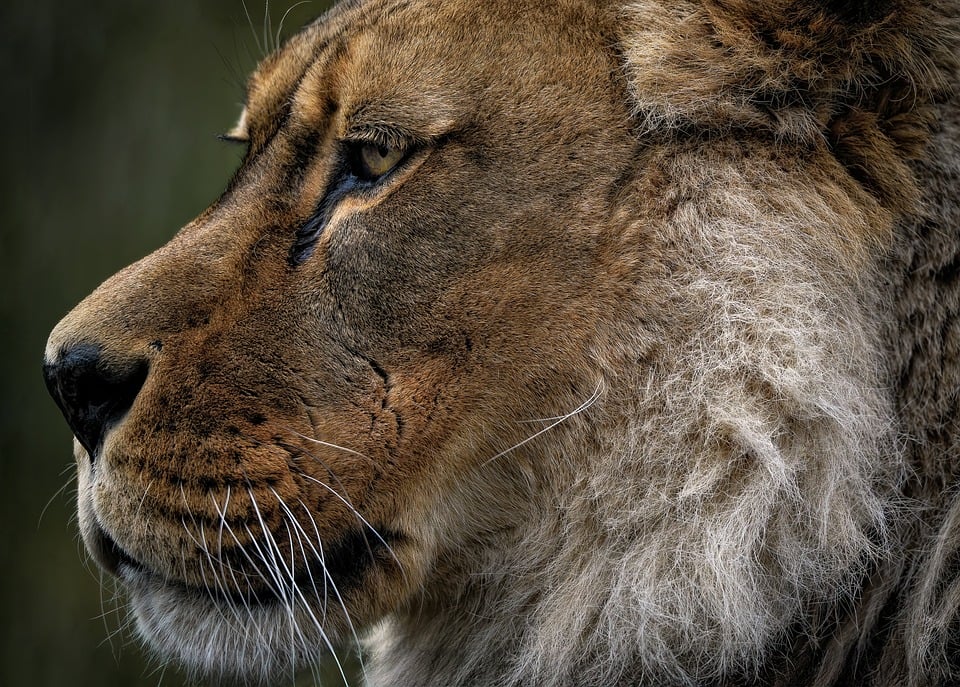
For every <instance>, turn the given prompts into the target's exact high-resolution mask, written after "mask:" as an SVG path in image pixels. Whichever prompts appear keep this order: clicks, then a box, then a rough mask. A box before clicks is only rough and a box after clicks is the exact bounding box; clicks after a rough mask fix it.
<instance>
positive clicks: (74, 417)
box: [43, 344, 150, 459]
mask: <svg viewBox="0 0 960 687" xmlns="http://www.w3.org/2000/svg"><path fill="white" fill-rule="evenodd" d="M149 368H150V366H149V364H148V363H147V361H146V360H144V359H142V358H140V359H136V360H132V361H128V362H125V363H118V362H116V361H113V360H111V361H110V363H107V361H106V360H105V358H104V356H103V354H102V350H101V348H100V347H99V346H95V345H91V344H78V345H76V346H73V347H71V348H67V349H64V350H62V351H60V355H59V356H58V357H57V359H56V360H53V361H47V362H45V363H44V366H43V375H44V378H45V379H46V382H47V389H48V390H49V391H50V395H51V396H53V400H54V401H56V402H57V405H58V406H59V407H60V411H61V412H62V413H63V416H64V417H65V418H66V420H67V424H69V425H70V428H71V429H72V430H73V433H74V434H75V435H76V437H77V439H78V440H79V441H80V444H81V445H82V446H83V447H84V448H85V449H86V450H87V453H88V454H90V458H91V459H93V458H94V457H95V456H96V454H97V452H98V451H99V450H100V447H101V445H102V444H103V437H104V435H105V434H106V432H107V430H108V429H110V427H111V426H112V425H114V424H116V423H117V421H119V420H120V418H122V417H123V416H124V415H125V414H126V413H127V411H128V410H129V409H130V406H131V405H133V401H134V399H136V397H137V394H139V393H140V389H141V388H142V387H143V383H144V381H146V379H147V372H148V371H149Z"/></svg>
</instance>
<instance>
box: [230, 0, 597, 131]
mask: <svg viewBox="0 0 960 687" xmlns="http://www.w3.org/2000/svg"><path fill="white" fill-rule="evenodd" d="M600 35H602V26H601V21H600V16H599V12H598V11H597V10H596V7H595V6H594V5H593V4H592V3H590V2H583V1H582V0H571V1H570V2H557V3H541V2H539V1H537V2H532V1H528V0H512V1H510V2H504V1H501V0H472V1H469V0H360V1H354V2H345V3H340V4H339V5H337V6H336V7H335V8H334V9H332V10H331V11H330V12H328V13H327V14H326V15H324V16H323V17H321V18H320V19H318V20H317V21H316V22H314V23H313V24H311V25H309V26H307V27H306V28H305V29H303V30H302V31H301V32H300V33H298V34H297V35H295V36H294V37H293V38H291V39H290V40H289V41H288V42H287V44H286V45H284V46H283V47H282V48H281V49H280V50H278V51H277V52H276V53H274V54H273V55H271V56H270V57H268V58H267V59H266V60H265V61H264V62H263V63H262V64H261V65H260V67H259V68H258V69H257V71H256V72H255V73H254V75H253V76H252V77H251V79H250V82H249V84H248V95H247V107H246V109H245V111H244V115H243V117H242V120H246V121H249V120H251V119H257V118H266V119H269V118H276V115H277V114H279V113H282V112H283V111H284V110H286V111H287V112H286V114H289V113H290V112H293V113H297V112H299V113H300V114H304V115H305V116H307V118H308V119H309V118H310V117H309V112H306V113H305V112H304V110H309V109H311V108H315V109H319V110H325V109H329V108H331V107H344V106H353V107H354V108H361V107H362V108H363V109H364V110H365V111H366V114H367V115H368V116H371V115H374V114H375V113H376V109H377V107H378V106H381V105H385V104H386V103H390V104H391V106H392V107H394V108H396V107H397V106H398V105H399V106H401V109H403V103H406V109H407V110H408V113H409V114H410V115H411V116H413V115H414V114H415V113H420V114H421V115H423V114H424V113H431V115H432V116H433V117H434V118H436V119H438V120H444V119H450V118H452V117H455V116H456V112H457V111H461V112H462V111H464V110H466V109H470V107H471V106H472V105H474V104H475V103H476V102H477V100H478V97H479V96H480V95H484V96H485V97H486V98H488V99H489V97H490V95H491V94H490V89H491V88H492V87H493V85H497V86H498V87H499V88H500V89H501V90H511V89H512V90H513V91H514V92H521V91H523V90H527V91H529V88H530V83H529V82H530V81H531V80H539V81H541V82H544V83H551V84H554V85H555V86H556V87H563V86H565V87H568V88H570V87H576V86H577V85H578V82H581V83H582V81H581V79H582V77H583V74H584V72H585V71H589V70H590V67H591V65H590V64H589V63H590V62H591V60H589V59H584V60H583V61H582V63H580V64H575V67H574V68H571V64H570V62H571V60H573V61H574V62H576V61H577V60H578V58H577V57H576V56H577V55H578V54H581V53H585V52H591V51H592V52H596V51H600V52H602V49H603V45H602V41H600V40H597V36H600ZM595 61H596V60H594V62H595ZM520 80H522V81H524V84H523V88H521V87H520V84H518V83H516V82H517V81H520ZM385 114H386V113H385ZM284 116H286V115H284ZM245 125H246V122H245V121H241V126H245Z"/></svg>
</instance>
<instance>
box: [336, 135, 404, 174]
mask: <svg viewBox="0 0 960 687" xmlns="http://www.w3.org/2000/svg"><path fill="white" fill-rule="evenodd" d="M406 152H407V151H406V150H404V149H403V148H394V147H392V146H383V145H377V144H375V143H357V144H355V145H353V146H351V148H350V151H349V158H350V159H349V163H350V172H351V173H352V174H353V175H354V176H355V177H357V178H358V179H361V180H363V181H376V180H378V179H380V178H381V177H383V176H385V175H386V174H387V173H388V172H390V170H392V169H393V168H394V167H396V166H397V165H398V164H400V162H401V161H402V160H403V158H404V157H405V156H406Z"/></svg>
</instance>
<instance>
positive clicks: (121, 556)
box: [87, 525, 404, 608]
mask: <svg viewBox="0 0 960 687" xmlns="http://www.w3.org/2000/svg"><path fill="white" fill-rule="evenodd" d="M371 531H372V530H371ZM403 540H404V537H403V535H401V534H400V533H398V532H395V531H391V530H385V529H378V530H376V531H375V533H374V534H368V533H366V532H364V531H361V530H351V531H349V532H347V533H346V534H345V535H344V536H343V537H341V538H340V539H339V540H338V541H337V542H336V543H335V544H331V545H327V546H319V547H318V546H316V545H314V546H312V547H310V550H311V552H312V553H313V554H314V555H313V556H312V557H310V556H307V555H305V554H304V555H303V557H302V559H301V561H300V565H299V567H296V566H294V565H292V564H291V563H290V562H289V561H282V560H280V559H279V558H274V557H264V556H263V555H262V553H260V551H259V550H258V551H256V552H254V553H253V554H251V553H245V554H244V555H245V556H246V557H247V559H248V560H250V561H253V557H254V556H260V557H261V563H262V564H263V565H264V566H272V568H271V569H269V570H266V569H264V570H259V571H258V572H257V573H256V574H253V575H252V574H251V573H249V572H238V571H237V570H235V569H233V568H231V567H230V565H229V564H228V563H226V562H224V563H222V564H220V565H221V566H222V570H221V571H220V574H219V575H217V574H216V573H214V572H207V573H206V576H208V577H210V579H211V582H210V583H208V584H205V585H203V586H200V585H196V584H191V583H189V582H186V581H184V580H181V579H175V578H171V577H168V576H165V575H163V574H161V573H159V572H157V571H156V570H154V569H153V568H151V567H150V566H149V565H147V564H146V563H144V562H142V561H140V560H138V559H137V558H136V557H134V556H132V555H131V554H130V553H128V552H127V551H126V550H124V548H123V547H122V546H120V544H118V543H117V541H116V540H115V539H114V538H113V537H111V536H110V535H109V534H108V533H107V532H106V531H105V530H103V528H101V527H100V526H99V525H94V527H93V528H92V531H91V532H89V538H88V539H87V545H88V548H89V549H90V552H91V554H92V555H93V558H94V559H95V560H96V562H97V564H98V565H99V566H100V567H101V568H102V569H103V570H104V571H106V572H108V573H109V574H111V575H113V576H114V577H117V578H118V579H120V580H121V581H122V582H124V583H126V584H128V585H130V586H142V583H144V582H149V583H150V584H151V586H156V585H161V586H163V587H165V588H167V589H168V590H170V591H174V592H178V593H179V594H182V595H184V596H186V597H195V596H197V595H202V596H203V597H205V598H207V599H213V600H215V601H220V602H223V603H227V604H232V605H240V606H243V607H246V608H249V607H251V606H264V607H269V606H274V605H281V604H288V603H289V599H290V595H291V594H292V593H294V590H299V591H298V592H296V593H298V594H300V595H307V596H316V597H318V598H324V597H326V596H327V595H328V594H336V595H338V596H340V595H343V594H345V593H346V592H347V591H349V590H351V589H353V588H355V587H357V586H359V584H360V583H361V580H362V577H363V575H364V574H365V572H366V571H367V570H368V569H369V568H371V567H372V566H374V565H384V564H385V565H395V566H398V565H399V562H398V561H397V559H396V556H395V554H394V548H395V547H396V546H397V545H398V544H399V543H400V542H402V541H403ZM206 564H207V565H208V566H209V565H212V562H211V560H210V559H209V557H208V560H207V561H206ZM254 565H256V563H254ZM214 578H215V579H216V581H215V582H214V581H213V580H214ZM205 579H206V577H205ZM228 581H230V582H232V583H233V584H232V585H231V584H230V582H228ZM241 582H242V584H241Z"/></svg>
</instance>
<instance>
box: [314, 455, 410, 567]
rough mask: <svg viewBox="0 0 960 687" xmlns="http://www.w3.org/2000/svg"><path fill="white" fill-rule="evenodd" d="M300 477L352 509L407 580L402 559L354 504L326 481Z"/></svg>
mask: <svg viewBox="0 0 960 687" xmlns="http://www.w3.org/2000/svg"><path fill="white" fill-rule="evenodd" d="M300 475H301V476H302V477H303V478H304V479H308V480H310V481H312V482H316V483H317V484H319V485H320V486H321V487H323V488H324V489H326V490H327V491H329V492H330V493H331V494H333V496H335V497H336V498H338V499H340V501H341V502H342V503H343V504H344V505H345V506H346V507H347V508H349V509H350V512H351V513H353V514H354V515H355V516H356V517H357V519H358V520H360V522H361V523H363V524H364V526H365V527H366V528H367V529H369V530H370V531H371V532H372V533H373V536H375V537H376V538H377V541H379V542H380V543H381V544H382V545H383V547H384V548H385V549H386V550H387V552H388V553H389V554H390V557H391V558H393V560H394V562H395V563H396V564H397V568H399V570H400V573H401V574H402V575H403V576H404V580H406V573H405V571H404V569H403V564H402V563H401V562H400V559H399V558H398V557H397V554H396V552H395V551H394V550H393V547H391V546H390V544H388V543H387V540H386V539H384V538H383V536H382V535H381V534H380V532H378V531H377V528H376V527H374V526H373V525H371V524H370V523H369V522H367V519H366V518H365V517H363V515H361V514H360V511H358V510H357V509H356V508H354V506H353V504H352V503H350V502H349V501H348V500H347V499H345V498H344V497H343V496H342V495H340V494H339V493H338V492H337V490H336V489H334V488H333V487H331V486H330V485H329V484H327V483H326V482H324V481H322V480H319V479H317V478H316V477H314V476H312V475H308V474H306V473H304V472H302V471H301V472H300ZM370 554H371V557H372V556H373V552H372V551H371V552H370Z"/></svg>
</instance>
